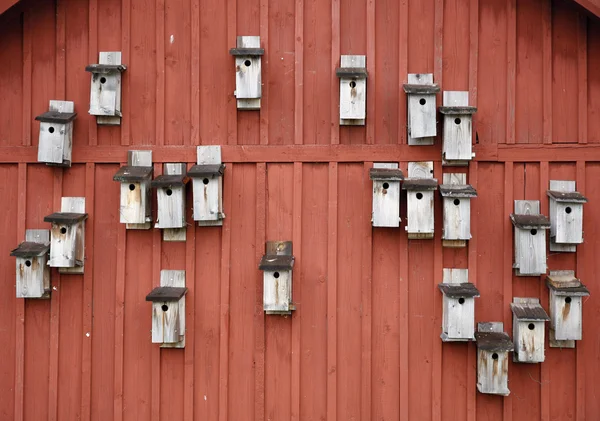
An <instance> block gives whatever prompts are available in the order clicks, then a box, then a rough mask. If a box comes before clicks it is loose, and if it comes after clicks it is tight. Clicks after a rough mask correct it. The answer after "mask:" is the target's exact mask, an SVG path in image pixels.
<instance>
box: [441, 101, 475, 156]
mask: <svg viewBox="0 0 600 421" xmlns="http://www.w3.org/2000/svg"><path fill="white" fill-rule="evenodd" d="M476 111H477V108H475V107H470V106H469V92H462V91H444V106H443V107H440V113H441V114H443V115H444V131H443V146H442V158H443V161H442V163H443V164H444V165H468V164H469V161H470V160H471V159H473V157H474V156H475V155H474V154H473V147H472V143H473V140H472V137H473V134H472V131H473V130H472V126H473V124H472V123H473V122H472V117H473V114H474V113H475V112H476Z"/></svg>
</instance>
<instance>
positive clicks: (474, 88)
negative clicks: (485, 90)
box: [469, 0, 479, 136]
mask: <svg viewBox="0 0 600 421" xmlns="http://www.w3.org/2000/svg"><path fill="white" fill-rule="evenodd" d="M478 72H479V1H478V0H469V104H471V105H472V106H474V107H477V97H478V93H479V90H478V86H479V85H478ZM478 120H479V119H478V118H475V119H474V120H473V122H472V125H473V128H472V130H473V133H475V136H477V126H478Z"/></svg>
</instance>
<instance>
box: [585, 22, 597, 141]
mask: <svg viewBox="0 0 600 421" xmlns="http://www.w3.org/2000/svg"><path fill="white" fill-rule="evenodd" d="M587 29H588V30H587V39H586V41H587V42H586V43H587V71H586V73H587V77H588V88H587V89H588V90H589V92H590V93H591V92H593V89H594V88H593V87H594V86H598V84H599V83H600V73H598V72H595V71H594V70H595V69H597V68H598V66H600V54H599V52H600V25H592V24H591V22H590V24H589V25H588V28H587ZM586 108H587V122H588V128H587V131H588V141H589V143H598V142H600V119H597V118H595V116H597V115H598V113H600V96H599V95H588V102H587V104H586Z"/></svg>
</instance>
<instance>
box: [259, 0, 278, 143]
mask: <svg viewBox="0 0 600 421" xmlns="http://www.w3.org/2000/svg"><path fill="white" fill-rule="evenodd" d="M269 19H270V16H269V0H260V12H259V21H260V31H259V32H260V41H261V44H262V45H265V46H270V44H269V26H270V25H269ZM270 58H271V54H270V53H269V49H268V48H267V51H266V52H265V55H264V56H262V64H261V65H262V80H265V81H268V80H269V73H270V69H269V67H270V66H269V60H270ZM273 59H277V57H273ZM260 101H261V106H260V108H261V109H260V123H259V124H260V134H259V138H260V144H261V145H266V144H268V143H269V83H265V84H263V87H262V97H261V100H260Z"/></svg>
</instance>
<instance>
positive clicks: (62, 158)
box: [35, 101, 77, 167]
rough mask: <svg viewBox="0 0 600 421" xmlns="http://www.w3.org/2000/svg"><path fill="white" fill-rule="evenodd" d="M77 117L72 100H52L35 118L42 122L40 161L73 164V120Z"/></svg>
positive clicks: (63, 164) (39, 149) (52, 163)
mask: <svg viewBox="0 0 600 421" xmlns="http://www.w3.org/2000/svg"><path fill="white" fill-rule="evenodd" d="M76 117H77V113H76V112H75V104H74V103H73V102H72V101H50V107H49V109H48V111H47V112H45V113H44V114H41V115H38V116H37V117H36V118H35V119H36V120H37V121H39V122H40V138H39V144H38V162H44V163H46V164H48V165H56V166H61V167H70V166H71V150H72V147H73V120H75V118H76Z"/></svg>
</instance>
